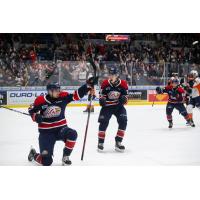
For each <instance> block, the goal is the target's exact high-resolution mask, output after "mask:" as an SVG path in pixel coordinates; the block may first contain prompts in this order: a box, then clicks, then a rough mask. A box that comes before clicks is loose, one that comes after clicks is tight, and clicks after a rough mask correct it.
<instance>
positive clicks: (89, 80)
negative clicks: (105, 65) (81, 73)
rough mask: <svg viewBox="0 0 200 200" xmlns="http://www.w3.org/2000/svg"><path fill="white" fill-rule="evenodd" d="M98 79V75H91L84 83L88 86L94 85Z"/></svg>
mask: <svg viewBox="0 0 200 200" xmlns="http://www.w3.org/2000/svg"><path fill="white" fill-rule="evenodd" d="M98 80H99V77H98V76H97V77H91V78H89V79H88V80H87V81H86V83H87V85H88V86H89V87H94V86H95V85H97V84H98Z"/></svg>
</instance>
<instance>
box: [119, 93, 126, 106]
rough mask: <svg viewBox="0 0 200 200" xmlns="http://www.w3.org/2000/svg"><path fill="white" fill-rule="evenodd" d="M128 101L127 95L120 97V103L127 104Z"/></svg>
mask: <svg viewBox="0 0 200 200" xmlns="http://www.w3.org/2000/svg"><path fill="white" fill-rule="evenodd" d="M127 101H128V99H127V97H126V96H125V95H122V96H121V97H120V98H119V104H121V105H124V104H126V103H127Z"/></svg>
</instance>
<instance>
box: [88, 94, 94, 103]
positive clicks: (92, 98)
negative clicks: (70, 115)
mask: <svg viewBox="0 0 200 200" xmlns="http://www.w3.org/2000/svg"><path fill="white" fill-rule="evenodd" d="M95 97H96V96H95V95H93V94H89V95H88V101H90V100H94V99H95Z"/></svg>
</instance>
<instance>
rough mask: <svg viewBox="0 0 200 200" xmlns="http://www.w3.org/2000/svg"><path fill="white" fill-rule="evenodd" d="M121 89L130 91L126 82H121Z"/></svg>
mask: <svg viewBox="0 0 200 200" xmlns="http://www.w3.org/2000/svg"><path fill="white" fill-rule="evenodd" d="M120 85H121V87H122V88H124V89H125V90H128V83H127V81H126V80H121V84H120Z"/></svg>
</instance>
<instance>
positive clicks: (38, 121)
mask: <svg viewBox="0 0 200 200" xmlns="http://www.w3.org/2000/svg"><path fill="white" fill-rule="evenodd" d="M42 121H43V120H42V115H40V114H36V115H35V122H37V123H38V124H40V123H42Z"/></svg>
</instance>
